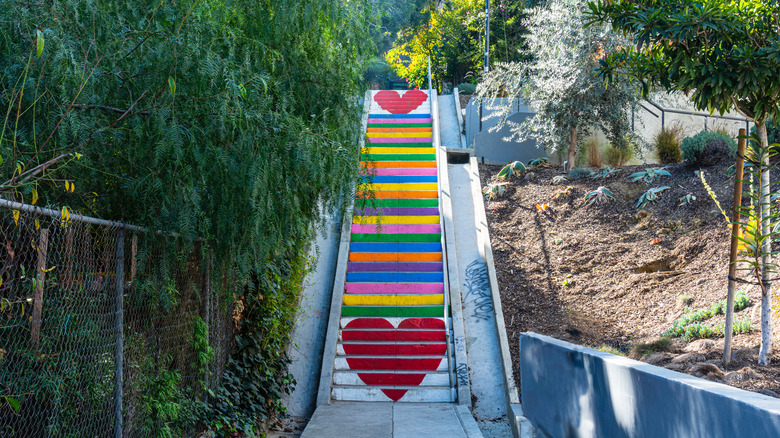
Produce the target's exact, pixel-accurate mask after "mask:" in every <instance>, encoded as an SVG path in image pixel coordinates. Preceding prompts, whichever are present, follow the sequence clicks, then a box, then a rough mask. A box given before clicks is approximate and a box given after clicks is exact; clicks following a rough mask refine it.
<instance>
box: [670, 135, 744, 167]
mask: <svg viewBox="0 0 780 438" xmlns="http://www.w3.org/2000/svg"><path fill="white" fill-rule="evenodd" d="M680 149H682V158H683V160H685V161H689V162H691V163H694V164H697V165H700V166H711V165H714V164H718V163H720V162H721V161H724V160H728V159H732V158H734V156H735V155H736V152H737V142H735V141H734V139H733V138H731V137H730V136H728V135H723V134H721V133H718V132H713V131H701V132H699V133H698V134H696V135H694V136H693V137H687V138H685V139H684V140H683V142H682V145H680Z"/></svg>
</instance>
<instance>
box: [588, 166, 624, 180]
mask: <svg viewBox="0 0 780 438" xmlns="http://www.w3.org/2000/svg"><path fill="white" fill-rule="evenodd" d="M619 172H620V169H615V168H612V167H604V168H602V169H598V170H596V171H595V172H593V176H591V178H592V179H607V178H609V177H610V176H612V175H615V174H616V173H619Z"/></svg>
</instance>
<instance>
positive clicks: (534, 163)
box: [528, 157, 549, 167]
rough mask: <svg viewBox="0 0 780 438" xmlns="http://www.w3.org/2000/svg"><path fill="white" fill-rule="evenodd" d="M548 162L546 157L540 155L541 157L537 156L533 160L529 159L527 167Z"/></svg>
mask: <svg viewBox="0 0 780 438" xmlns="http://www.w3.org/2000/svg"><path fill="white" fill-rule="evenodd" d="M548 162H549V160H547V158H544V157H542V158H537V159H535V160H531V161H529V162H528V167H536V166H541V165H543V164H547V163H548Z"/></svg>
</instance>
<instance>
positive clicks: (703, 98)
mask: <svg viewBox="0 0 780 438" xmlns="http://www.w3.org/2000/svg"><path fill="white" fill-rule="evenodd" d="M589 16H590V17H591V19H592V20H593V22H594V23H611V24H612V26H614V27H615V29H617V30H620V31H622V32H625V33H627V34H630V35H632V36H633V37H634V38H635V39H636V42H637V44H636V45H632V46H627V47H624V48H623V49H622V50H621V51H619V52H618V53H615V54H612V55H611V56H609V57H608V58H606V59H604V60H603V61H602V74H603V75H604V77H605V78H606V80H607V82H608V83H609V82H611V81H613V80H614V79H615V78H616V77H617V76H618V75H619V74H627V75H631V76H633V77H635V78H636V79H638V80H640V81H641V84H642V89H643V92H644V94H647V92H648V90H649V89H650V88H651V87H653V86H661V87H663V88H666V89H667V90H669V91H682V92H683V93H686V94H689V95H690V97H691V100H692V102H693V103H694V105H695V106H696V107H697V108H698V109H701V110H708V111H710V112H715V111H718V112H720V113H721V114H722V113H724V112H726V111H728V110H730V109H736V110H737V111H739V112H740V113H741V114H743V115H744V116H745V117H747V118H749V119H751V120H753V121H754V122H755V124H756V130H757V133H758V141H759V143H760V147H761V148H762V149H764V151H767V149H768V148H769V142H768V140H767V129H766V121H767V120H768V119H769V118H770V117H775V118H776V117H778V116H779V115H780V108H779V107H778V105H779V104H780V77H778V75H777V72H778V71H780V45H778V44H777V41H778V38H779V37H780V27H778V26H777V22H778V19H780V2H778V1H777V0H772V1H757V0H743V1H739V2H732V1H726V0H703V1H693V0H648V1H639V2H635V1H625V0H616V1H599V2H597V3H591V4H590V12H589ZM769 155H770V154H769V153H762V154H761V156H762V158H763V159H764V162H763V165H762V166H761V167H762V171H761V178H760V180H761V181H760V193H761V202H760V203H759V215H760V221H761V222H760V223H762V225H761V226H760V227H759V228H760V232H759V237H758V239H759V245H758V246H759V247H760V248H762V249H761V252H762V257H761V266H760V281H759V283H760V286H761V290H762V300H761V306H762V312H761V350H760V352H759V364H760V365H768V364H769V358H768V354H769V353H770V352H771V348H772V343H771V339H772V325H771V313H770V310H771V309H770V308H771V304H770V303H771V279H770V271H772V247H771V238H769V237H770V234H771V229H770V227H771V225H772V219H771V217H770V216H771V208H770V207H771V203H770V191H771V190H770V178H769Z"/></svg>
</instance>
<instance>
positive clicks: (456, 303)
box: [432, 99, 479, 436]
mask: <svg viewBox="0 0 780 438" xmlns="http://www.w3.org/2000/svg"><path fill="white" fill-rule="evenodd" d="M436 102H437V103H436V111H435V112H434V111H432V113H433V114H432V116H433V123H434V130H433V132H434V135H433V141H434V143H433V144H434V146H435V147H436V153H437V155H438V157H437V158H438V173H439V175H438V176H439V199H440V202H441V204H440V208H441V218H442V229H443V230H444V239H443V242H442V243H443V246H444V248H445V250H444V251H443V254H444V255H445V260H444V262H445V266H447V280H448V281H447V282H446V284H448V286H446V287H447V288H448V291H449V297H450V309H451V310H452V335H453V343H454V346H455V351H454V352H453V356H454V359H455V367H454V369H453V371H454V372H455V379H457V381H456V382H455V383H456V385H457V394H458V404H459V405H464V406H468V407H471V383H470V381H469V373H468V358H467V356H466V331H465V327H464V322H463V305H462V303H461V296H460V293H461V292H460V273H459V271H458V262H457V261H458V257H457V253H456V249H455V224H454V223H453V218H452V191H451V189H450V173H449V169H448V167H447V166H448V165H447V151H446V150H445V149H446V148H445V147H442V146H441V139H440V136H439V135H440V134H439V129H438V127H439V104H438V99H437V100H436ZM461 370H463V371H461ZM469 416H471V413H469ZM471 419H472V421H473V422H474V425H475V426H476V420H474V418H473V417H471ZM464 428H465V425H464ZM477 430H479V428H477ZM469 436H470V435H469Z"/></svg>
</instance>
